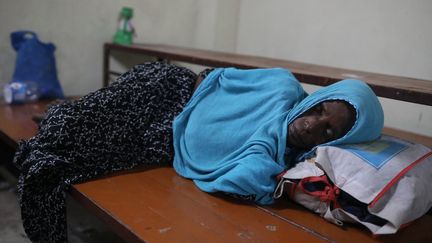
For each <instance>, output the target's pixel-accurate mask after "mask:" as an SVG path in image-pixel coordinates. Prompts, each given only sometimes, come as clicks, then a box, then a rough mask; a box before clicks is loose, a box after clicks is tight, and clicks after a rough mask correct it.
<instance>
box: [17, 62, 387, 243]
mask: <svg viewBox="0 0 432 243" xmlns="http://www.w3.org/2000/svg"><path fill="white" fill-rule="evenodd" d="M197 78H204V79H203V81H202V83H201V84H200V85H199V86H198V87H197V89H196V90H195V91H193V89H194V88H193V87H194V84H195V82H196V80H197ZM382 127H383V111H382V108H381V105H380V103H379V101H378V99H377V97H376V96H375V94H374V93H373V92H372V90H371V89H370V88H369V87H368V86H367V85H366V84H365V83H363V82H361V81H358V80H344V81H340V82H338V83H336V84H333V85H330V86H328V87H325V88H322V89H321V90H319V91H317V92H315V93H313V94H311V95H307V94H306V92H305V91H304V90H303V88H302V87H301V86H300V84H299V82H298V81H297V80H296V78H295V77H294V75H293V74H292V73H291V72H290V71H288V70H286V69H282V68H270V69H252V70H239V69H235V68H217V69H214V70H210V71H208V72H202V73H201V74H200V77H197V75H196V74H194V73H193V72H192V71H190V70H188V69H186V68H182V67H177V66H174V65H169V64H164V63H146V64H143V65H138V66H136V67H134V68H133V69H131V70H130V71H128V72H126V73H125V74H123V75H121V76H120V77H119V78H118V80H117V81H116V82H114V83H113V84H112V85H111V86H109V87H106V88H102V89H100V90H98V91H96V92H93V93H90V94H88V95H86V96H84V97H82V98H81V99H79V100H76V101H68V102H64V103H61V104H57V105H54V106H52V107H51V108H50V109H49V110H48V111H47V115H46V117H45V119H43V120H42V121H41V123H40V130H39V133H38V134H37V135H36V136H35V137H33V138H31V139H30V140H28V141H24V142H21V143H20V146H19V149H18V152H17V154H16V157H15V163H16V164H17V165H18V166H19V167H20V168H21V176H20V178H19V185H18V188H19V193H20V204H21V210H22V218H23V224H24V228H25V231H26V233H27V235H28V237H29V238H30V240H32V241H34V242H66V241H67V235H66V212H65V196H66V192H67V190H68V189H69V187H70V185H71V184H73V183H80V182H83V181H86V180H89V179H91V178H95V177H97V176H101V175H106V174H108V173H112V172H114V171H120V170H127V169H131V168H134V167H136V166H139V165H146V164H160V165H163V164H169V163H172V165H173V167H174V169H175V170H176V172H177V173H178V174H179V175H181V176H183V177H186V178H189V179H192V180H193V181H194V183H195V184H196V185H197V186H198V187H199V188H200V189H201V190H203V191H205V192H210V193H212V192H219V191H221V192H225V193H227V194H230V195H233V196H236V197H241V198H245V199H248V200H253V201H255V202H256V203H259V204H271V203H272V202H273V197H272V194H273V191H274V190H275V187H276V185H277V179H276V176H277V175H278V174H279V173H281V172H282V171H283V170H285V169H286V168H290V167H292V166H293V165H295V164H296V162H297V161H300V160H302V159H303V158H305V157H308V156H311V155H312V154H313V151H314V149H315V147H316V146H317V145H319V144H342V143H356V142H363V141H369V140H373V139H376V138H377V137H378V136H379V135H380V132H381V129H382Z"/></svg>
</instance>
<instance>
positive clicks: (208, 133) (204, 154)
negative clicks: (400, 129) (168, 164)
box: [173, 68, 383, 204]
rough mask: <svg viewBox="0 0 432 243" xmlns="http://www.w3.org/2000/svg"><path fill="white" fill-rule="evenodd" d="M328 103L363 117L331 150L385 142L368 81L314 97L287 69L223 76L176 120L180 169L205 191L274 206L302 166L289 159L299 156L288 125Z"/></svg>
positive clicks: (204, 86)
mask: <svg viewBox="0 0 432 243" xmlns="http://www.w3.org/2000/svg"><path fill="white" fill-rule="evenodd" d="M325 100H345V101H347V102H349V103H350V104H352V105H353V106H354V107H355V109H356V112H357V119H356V122H355V124H354V126H353V127H352V128H351V130H350V131H349V132H348V133H347V134H346V135H345V136H344V137H342V138H340V139H338V140H335V141H332V142H330V143H329V144H341V143H353V142H362V141H369V140H373V139H375V138H377V137H378V136H379V134H380V131H381V129H382V126H383V125H382V123H383V114H382V109H381V106H380V104H379V102H378V99H377V98H376V96H375V94H374V93H373V92H372V90H371V89H370V88H369V87H368V86H367V85H366V84H365V83H363V82H362V81H358V80H344V81H341V82H338V83H336V84H333V85H330V86H328V87H325V88H323V89H321V90H319V91H317V92H315V93H313V94H311V95H309V96H307V93H306V92H305V91H304V90H303V88H302V87H301V85H300V84H299V82H298V81H297V79H296V78H295V77H294V75H293V74H292V73H291V72H290V71H288V70H286V69H283V68H269V69H251V70H240V69H236V68H218V69H215V70H214V71H212V72H211V73H210V74H209V75H208V76H207V77H206V78H205V79H204V80H203V82H202V83H201V84H200V86H199V87H198V88H197V90H196V91H195V93H194V94H193V96H192V98H191V100H190V101H189V102H188V104H187V105H186V106H185V108H184V110H183V111H182V112H181V113H180V114H179V115H178V116H177V117H176V118H175V120H174V123H173V130H174V151H175V156H174V162H173V166H174V169H175V170H176V172H177V173H178V174H180V175H181V176H183V177H186V178H190V179H192V180H193V181H194V183H195V184H196V185H197V186H198V187H199V188H200V189H201V190H203V191H206V192H217V191H223V192H227V193H234V194H238V195H244V196H254V198H255V201H256V202H257V203H260V204H270V203H272V202H273V197H272V194H273V191H274V189H275V187H276V184H277V181H276V178H275V176H276V175H277V174H279V173H280V172H282V171H283V170H284V169H286V168H287V167H290V166H292V165H293V163H294V162H293V161H285V159H284V155H285V153H286V152H287V151H289V150H290V149H291V148H289V147H287V143H286V138H287V132H288V129H287V128H288V124H289V123H290V122H292V121H293V120H294V119H295V118H297V117H298V116H300V115H301V114H302V113H303V112H305V111H306V110H308V109H309V108H311V107H313V106H314V105H316V104H318V103H320V102H323V101H325ZM313 150H314V149H313ZM313 150H312V151H308V153H305V154H303V156H302V157H304V156H307V155H310V154H311V153H313Z"/></svg>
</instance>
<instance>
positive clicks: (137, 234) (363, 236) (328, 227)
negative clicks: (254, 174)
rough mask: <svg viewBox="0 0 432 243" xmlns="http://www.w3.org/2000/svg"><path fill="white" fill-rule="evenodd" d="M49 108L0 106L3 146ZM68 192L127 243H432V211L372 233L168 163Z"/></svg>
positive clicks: (27, 131)
mask: <svg viewBox="0 0 432 243" xmlns="http://www.w3.org/2000/svg"><path fill="white" fill-rule="evenodd" d="M46 105H47V103H46V102H38V103H34V104H26V105H17V106H8V105H4V104H0V134H1V136H0V143H2V144H4V145H7V146H9V147H11V148H16V144H17V141H18V140H20V139H27V138H30V137H31V136H33V135H34V134H35V133H36V132H37V126H36V124H35V123H34V122H33V121H32V120H31V117H32V115H33V114H37V113H40V112H42V111H43V110H44V107H45V106H46ZM70 193H71V195H72V197H73V198H74V199H76V200H77V201H78V202H80V203H81V204H82V205H84V206H85V207H87V208H89V209H90V210H91V211H92V212H93V213H94V214H95V215H97V216H98V217H99V218H101V219H102V220H103V221H104V222H105V223H106V224H107V225H108V226H109V227H110V228H111V229H112V230H113V231H115V232H116V233H118V234H119V235H120V236H121V237H123V238H124V239H126V240H127V241H130V242H142V241H143V240H146V241H149V242H186V241H187V242H223V241H225V242H243V241H259V242H359V243H360V242H361V243H363V242H432V231H431V226H432V216H431V215H425V216H423V217H422V218H420V219H419V220H417V221H416V222H414V223H413V225H412V226H410V227H408V228H406V229H403V230H401V231H400V232H399V233H398V234H396V235H392V236H385V237H372V235H371V234H370V233H369V232H368V231H366V230H365V229H363V228H359V227H357V226H353V225H349V226H346V227H344V228H341V227H338V226H336V225H333V224H331V223H329V222H327V221H325V220H324V219H322V218H320V217H319V216H317V215H315V214H313V213H311V212H309V211H307V210H305V209H303V208H301V207H300V206H298V205H296V204H293V203H291V202H288V201H285V200H281V201H278V202H277V203H276V204H275V205H272V206H266V207H261V206H257V205H254V204H249V203H244V202H240V201H237V200H233V199H230V198H226V197H224V196H220V195H211V194H207V193H204V192H202V191H200V190H199V189H197V188H196V187H195V186H194V184H193V183H192V182H191V181H190V180H186V179H184V178H182V177H180V176H178V175H177V174H176V173H175V172H174V170H173V169H172V168H169V167H163V168H155V169H146V170H141V171H135V172H133V173H122V174H117V175H114V176H110V177H104V178H100V179H98V180H92V181H89V182H86V183H82V184H79V185H74V186H73V187H72V190H71V192H70Z"/></svg>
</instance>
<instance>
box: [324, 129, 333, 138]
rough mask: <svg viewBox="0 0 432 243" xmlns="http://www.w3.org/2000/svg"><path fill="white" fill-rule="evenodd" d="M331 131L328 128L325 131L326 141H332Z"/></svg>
mask: <svg viewBox="0 0 432 243" xmlns="http://www.w3.org/2000/svg"><path fill="white" fill-rule="evenodd" d="M333 135H334V134H333V130H331V129H330V128H327V129H326V130H325V136H326V138H327V139H332V138H333Z"/></svg>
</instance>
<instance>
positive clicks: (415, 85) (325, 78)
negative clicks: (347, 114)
mask: <svg viewBox="0 0 432 243" xmlns="http://www.w3.org/2000/svg"><path fill="white" fill-rule="evenodd" d="M105 48H106V49H109V50H119V51H123V52H129V53H133V54H142V55H147V56H154V57H156V58H159V59H169V60H172V61H180V62H187V63H192V64H198V65H203V66H211V67H238V68H246V69H248V68H269V67H283V68H287V69H289V70H291V71H292V72H293V73H294V75H295V76H296V77H297V79H298V80H299V81H300V82H302V83H307V84H314V85H319V86H327V85H329V84H332V83H335V82H337V81H339V80H341V79H347V78H354V79H360V80H363V81H365V82H366V83H368V84H369V85H370V86H371V88H372V89H373V90H374V92H375V93H376V94H377V95H378V96H381V97H386V98H391V99H396V100H401V101H407V102H413V103H418V104H424V105H432V80H421V79H414V78H408V77H398V76H392V75H384V74H377V73H370V72H362V71H355V70H349V69H342V68H334V67H326V66H320V65H314V64H307V63H301V62H294V61H289V60H282V59H276V58H268V57H260V56H251V55H243V54H233V53H224V52H217V51H208V50H200V49H192V48H184V47H176V46H169V45H160V44H134V45H130V46H124V45H116V44H111V43H106V44H105Z"/></svg>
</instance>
